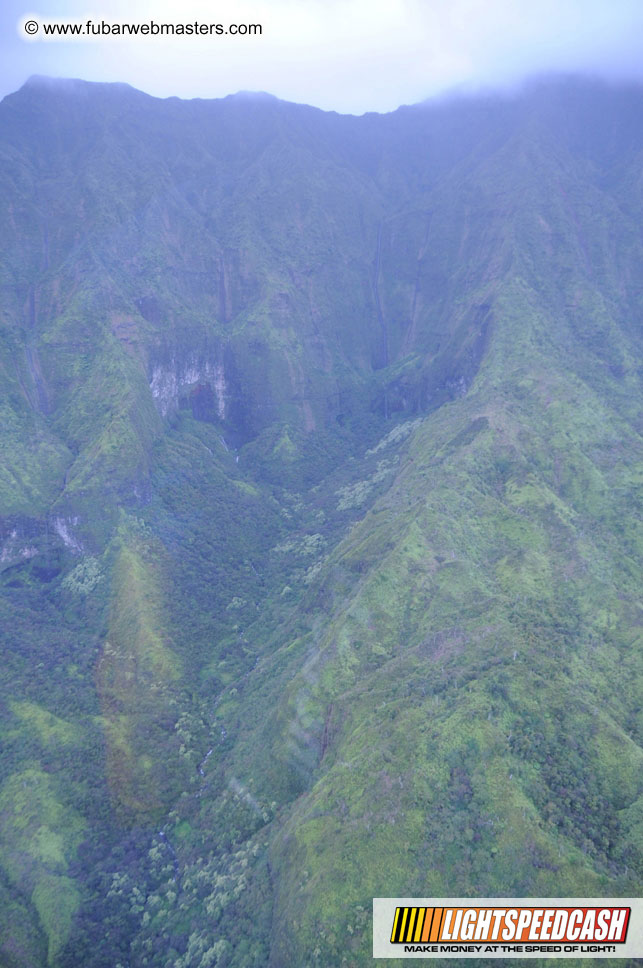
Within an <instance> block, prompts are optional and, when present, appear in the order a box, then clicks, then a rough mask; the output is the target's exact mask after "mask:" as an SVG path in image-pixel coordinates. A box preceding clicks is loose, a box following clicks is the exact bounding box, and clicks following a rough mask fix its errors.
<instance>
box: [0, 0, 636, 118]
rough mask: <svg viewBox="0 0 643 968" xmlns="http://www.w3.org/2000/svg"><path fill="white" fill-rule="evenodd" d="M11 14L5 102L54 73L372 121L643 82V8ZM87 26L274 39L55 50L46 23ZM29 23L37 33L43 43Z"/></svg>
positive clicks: (272, 2) (149, 9) (5, 23)
mask: <svg viewBox="0 0 643 968" xmlns="http://www.w3.org/2000/svg"><path fill="white" fill-rule="evenodd" d="M0 2H1V4H2V9H1V12H0V97H4V96H5V95H6V94H8V93H10V92H12V91H14V90H17V89H18V88H19V87H20V86H21V85H22V84H23V83H24V82H25V81H26V80H27V78H28V77H30V76H31V75H32V74H46V75H51V76H54V77H80V78H84V79H85V80H90V81H91V80H93V81H124V82H127V83H129V84H132V85H133V86H134V87H137V88H140V89H141V90H143V91H146V92H147V93H149V94H153V95H155V96H157V97H170V96H174V95H176V96H179V97H183V98H190V97H207V98H210V97H224V96H225V95H227V94H232V93H235V92H237V91H239V90H249V91H267V92H269V93H271V94H275V95H277V96H278V97H280V98H284V99H286V100H290V101H298V102H305V103H307V104H313V105H316V106H317V107H321V108H324V109H326V110H334V111H340V112H343V113H351V114H362V113H363V112H365V111H389V110H393V109H394V108H396V107H398V106H399V105H400V104H410V103H415V102H418V101H422V100H424V99H426V98H428V97H432V96H434V95H437V94H441V93H444V92H446V91H453V90H465V91H466V90H476V89H479V88H487V87H506V86H511V85H515V84H517V83H519V82H520V81H521V80H522V79H523V78H524V77H526V76H530V75H533V74H542V73H545V72H549V71H556V72H561V71H563V72H574V73H575V72H580V73H592V74H599V75H602V76H606V77H608V78H614V79H622V78H635V79H639V80H641V81H643V0H180V2H177V0H102V2H101V0H33V2H32V0H25V2H20V0H0ZM88 20H91V21H92V23H93V24H94V25H100V24H101V23H102V21H105V22H106V23H109V24H112V23H129V24H143V23H150V22H151V21H154V22H155V23H156V24H166V23H167V24H188V23H190V24H194V23H195V22H198V23H200V24H212V23H219V24H221V25H222V26H223V27H224V28H228V26H229V25H231V24H235V25H239V24H260V25H261V28H262V32H261V35H260V36H259V35H256V36H232V35H231V34H227V35H226V34H223V35H221V36H217V35H213V36H209V35H206V36H194V35H192V36H188V35H184V36H174V37H173V38H169V37H160V36H148V37H141V36H139V37H137V38H131V39H127V40H124V39H123V38H122V37H116V36H98V37H97V36H89V37H88V36H84V37H81V38H78V39H75V40H74V41H69V40H64V41H63V40H49V39H45V37H44V26H43V24H44V23H45V22H47V23H54V22H56V23H66V22H78V23H83V24H85V23H86V22H87V21H88ZM27 21H31V22H32V24H31V25H30V29H31V30H34V27H33V24H37V25H38V30H37V31H36V32H35V33H34V35H33V36H32V37H29V36H28V35H27V31H26V30H25V23H26V22H27ZM101 29H102V28H101Z"/></svg>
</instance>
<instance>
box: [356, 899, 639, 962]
mask: <svg viewBox="0 0 643 968" xmlns="http://www.w3.org/2000/svg"><path fill="white" fill-rule="evenodd" d="M373 957H374V958H643V899H642V898H622V897H621V898H577V897H573V898H569V897H567V898H524V897H521V898H515V897H514V898H506V897H495V898H382V897H377V898H374V899H373Z"/></svg>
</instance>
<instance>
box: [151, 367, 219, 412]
mask: <svg viewBox="0 0 643 968" xmlns="http://www.w3.org/2000/svg"><path fill="white" fill-rule="evenodd" d="M150 390H151V391H152V396H153V397H154V401H155V403H156V406H157V408H158V411H159V413H160V414H161V416H162V417H167V416H169V415H170V414H172V413H175V412H176V411H177V410H178V408H179V405H180V403H181V401H182V400H184V399H186V398H187V400H188V401H189V402H191V403H192V405H193V409H195V408H196V410H197V413H195V416H197V417H198V416H201V414H199V412H198V410H199V403H200V404H201V410H211V411H212V416H214V417H216V419H217V420H219V421H221V422H223V421H224V420H225V419H226V417H227V409H228V408H227V392H228V387H227V383H226V374H225V369H224V365H223V363H222V362H219V361H215V360H208V359H205V360H204V359H199V358H197V357H188V359H187V360H185V361H180V360H177V359H176V358H175V357H172V358H171V359H170V361H169V362H168V363H157V364H155V365H154V366H153V367H152V373H151V377H150ZM210 403H211V406H209V405H208V404H210Z"/></svg>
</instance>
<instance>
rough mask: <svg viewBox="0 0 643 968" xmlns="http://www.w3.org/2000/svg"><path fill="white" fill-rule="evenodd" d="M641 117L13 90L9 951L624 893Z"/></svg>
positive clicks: (7, 525)
mask: <svg viewBox="0 0 643 968" xmlns="http://www.w3.org/2000/svg"><path fill="white" fill-rule="evenodd" d="M642 104H643V92H642V91H641V90H640V89H638V88H616V89H610V88H607V87H605V86H603V85H600V84H595V83H593V82H589V81H578V80H573V79H559V80H556V81H551V82H547V83H545V82H544V83H541V84H539V85H535V86H533V87H532V88H529V89H527V90H526V91H525V92H523V93H522V94H521V95H520V96H516V97H514V98H511V99H503V98H499V97H498V98H494V97H490V98H485V99H472V100H461V101H453V102H444V103H441V104H430V103H429V104H427V105H420V106H417V107H414V108H406V109H401V110H400V111H398V112H395V113H394V114H392V115H387V116H373V115H367V116H364V117H363V118H345V117H340V116H337V115H332V114H330V115H328V114H323V113H322V112H319V111H316V110H314V109H311V108H306V107H302V106H295V105H288V104H284V103H282V102H279V101H277V100H275V99H272V98H268V97H252V96H251V97H248V96H236V97H232V98H227V99H225V100H224V101H220V102H198V101H197V102H188V103H183V102H179V101H177V100H175V99H170V100H168V101H166V102H159V101H155V100H154V99H151V98H148V97H146V96H145V95H142V94H140V93H139V92H136V91H133V90H132V89H130V88H127V87H126V86H122V85H89V84H84V83H83V82H48V81H46V80H43V79H34V80H32V81H31V82H30V83H29V84H27V85H26V86H25V88H23V89H22V90H21V91H20V92H18V93H17V94H15V95H12V96H11V97H9V98H7V99H5V101H4V102H2V105H1V106H0V125H1V130H2V144H1V147H0V152H1V157H2V167H1V171H0V178H1V180H2V187H1V189H0V191H1V193H2V197H3V199H6V204H5V205H4V206H3V209H2V218H3V229H4V231H3V233H2V236H1V238H2V239H3V242H2V246H3V252H2V259H1V260H0V265H1V266H2V268H1V270H0V271H1V272H2V286H3V293H4V299H3V325H2V332H3V345H2V354H1V356H0V364H1V365H2V372H3V381H2V383H3V408H4V413H5V414H6V417H5V420H4V421H3V426H2V429H1V431H0V432H1V433H2V453H3V462H2V467H1V468H0V474H1V476H0V498H1V500H2V508H1V509H0V513H1V515H2V517H1V519H0V523H1V526H2V551H1V552H0V554H1V556H2V558H1V560H2V567H3V570H2V573H1V574H0V579H1V580H2V584H3V596H2V599H0V601H1V607H2V610H3V629H4V630H5V632H4V638H5V643H4V654H5V656H6V663H5V671H4V673H3V703H4V705H3V707H2V729H3V750H4V751H3V757H2V785H1V787H0V805H1V806H0V865H1V867H2V879H1V880H0V884H2V886H3V890H4V891H5V893H6V894H7V896H8V897H10V898H11V905H12V907H10V908H7V914H6V924H4V925H3V934H2V937H3V939H5V938H6V939H7V940H6V941H5V940H3V941H2V944H3V945H4V948H3V957H4V958H5V960H6V961H7V963H8V964H11V965H14V964H15V965H19V966H22V965H31V964H34V963H37V964H43V965H44V964H49V965H52V966H58V965H70V966H72V965H88V966H90V965H91V966H103V965H105V966H107V965H110V966H113V965H114V964H116V963H119V962H121V963H123V964H125V963H128V961H129V962H130V963H132V964H141V965H142V964H150V965H156V964H158V965H160V964H163V965H166V964H168V963H171V964H174V965H176V966H177V968H183V966H185V968H187V966H190V968H191V966H193V965H194V966H198V965H201V966H203V968H205V966H207V965H213V964H217V965H235V966H242V965H251V964H265V963H269V964H271V965H274V966H281V965H286V964H298V965H299V964H301V965H304V964H320V965H321V964H323V965H336V964H340V963H341V962H342V958H346V960H347V963H350V964H366V963H367V962H370V904H371V900H372V897H373V896H378V895H388V896H394V895H395V894H400V895H407V896H408V895H412V894H416V895H418V896H422V895H426V896H431V895H434V896H440V895H442V896H444V895H449V894H451V895H458V894H461V895H471V896H475V895H476V894H483V895H484V894H488V895H493V894H497V895H503V894H504V895H512V894H516V895H525V896H528V895H530V894H531V895H552V896H555V895H559V896H560V895H578V896H582V895H589V896H592V895H597V896H600V895H601V894H603V895H618V894H623V895H634V894H636V893H637V892H638V890H639V889H640V883H641V875H642V874H643V871H642V869H641V863H642V861H643V855H642V852H641V851H642V848H641V816H642V814H641V809H642V808H641V804H642V802H643V801H642V800H641V794H642V790H641V781H640V776H641V769H640V767H641V759H642V758H643V753H642V747H643V735H642V732H641V730H642V729H643V720H642V719H641V709H640V696H641V686H642V675H641V674H642V671H643V670H642V669H641V650H640V642H641V640H640V600H639V599H640V594H639V589H640V577H641V576H640V561H641V531H640V520H639V518H638V517H637V513H636V512H637V509H638V507H639V504H638V490H637V488H638V487H640V479H641V470H640V469H641V437H640V382H639V381H640V360H641V326H640V320H641V314H642V311H643V305H642V301H643V237H642V235H641V224H642V216H643V196H642V183H641V178H640V164H641V158H642V152H643V125H642V124H641V121H640V118H641V105H642ZM34 131H37V133H38V134H37V136H35V135H34ZM26 788H28V789H30V790H33V794H31V795H30V796H29V798H27V799H28V800H29V802H30V803H31V806H30V808H29V815H28V819H27V820H26V822H23V820H22V819H21V818H22V816H23V812H24V810H25V800H26V798H25V795H24V792H23V791H24V790H25V789H26ZM56 896H59V897H60V898H63V899H64V902H61V903H62V908H61V910H63V911H64V916H63V917H61V918H59V919H58V920H56V919H55V917H54V915H53V913H52V911H53V907H52V905H53V899H54V898H55V897H56ZM3 917H4V916H3ZM27 939H31V940H29V941H28V940H27ZM168 958H170V961H169V962H168ZM35 959H40V960H39V961H35Z"/></svg>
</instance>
